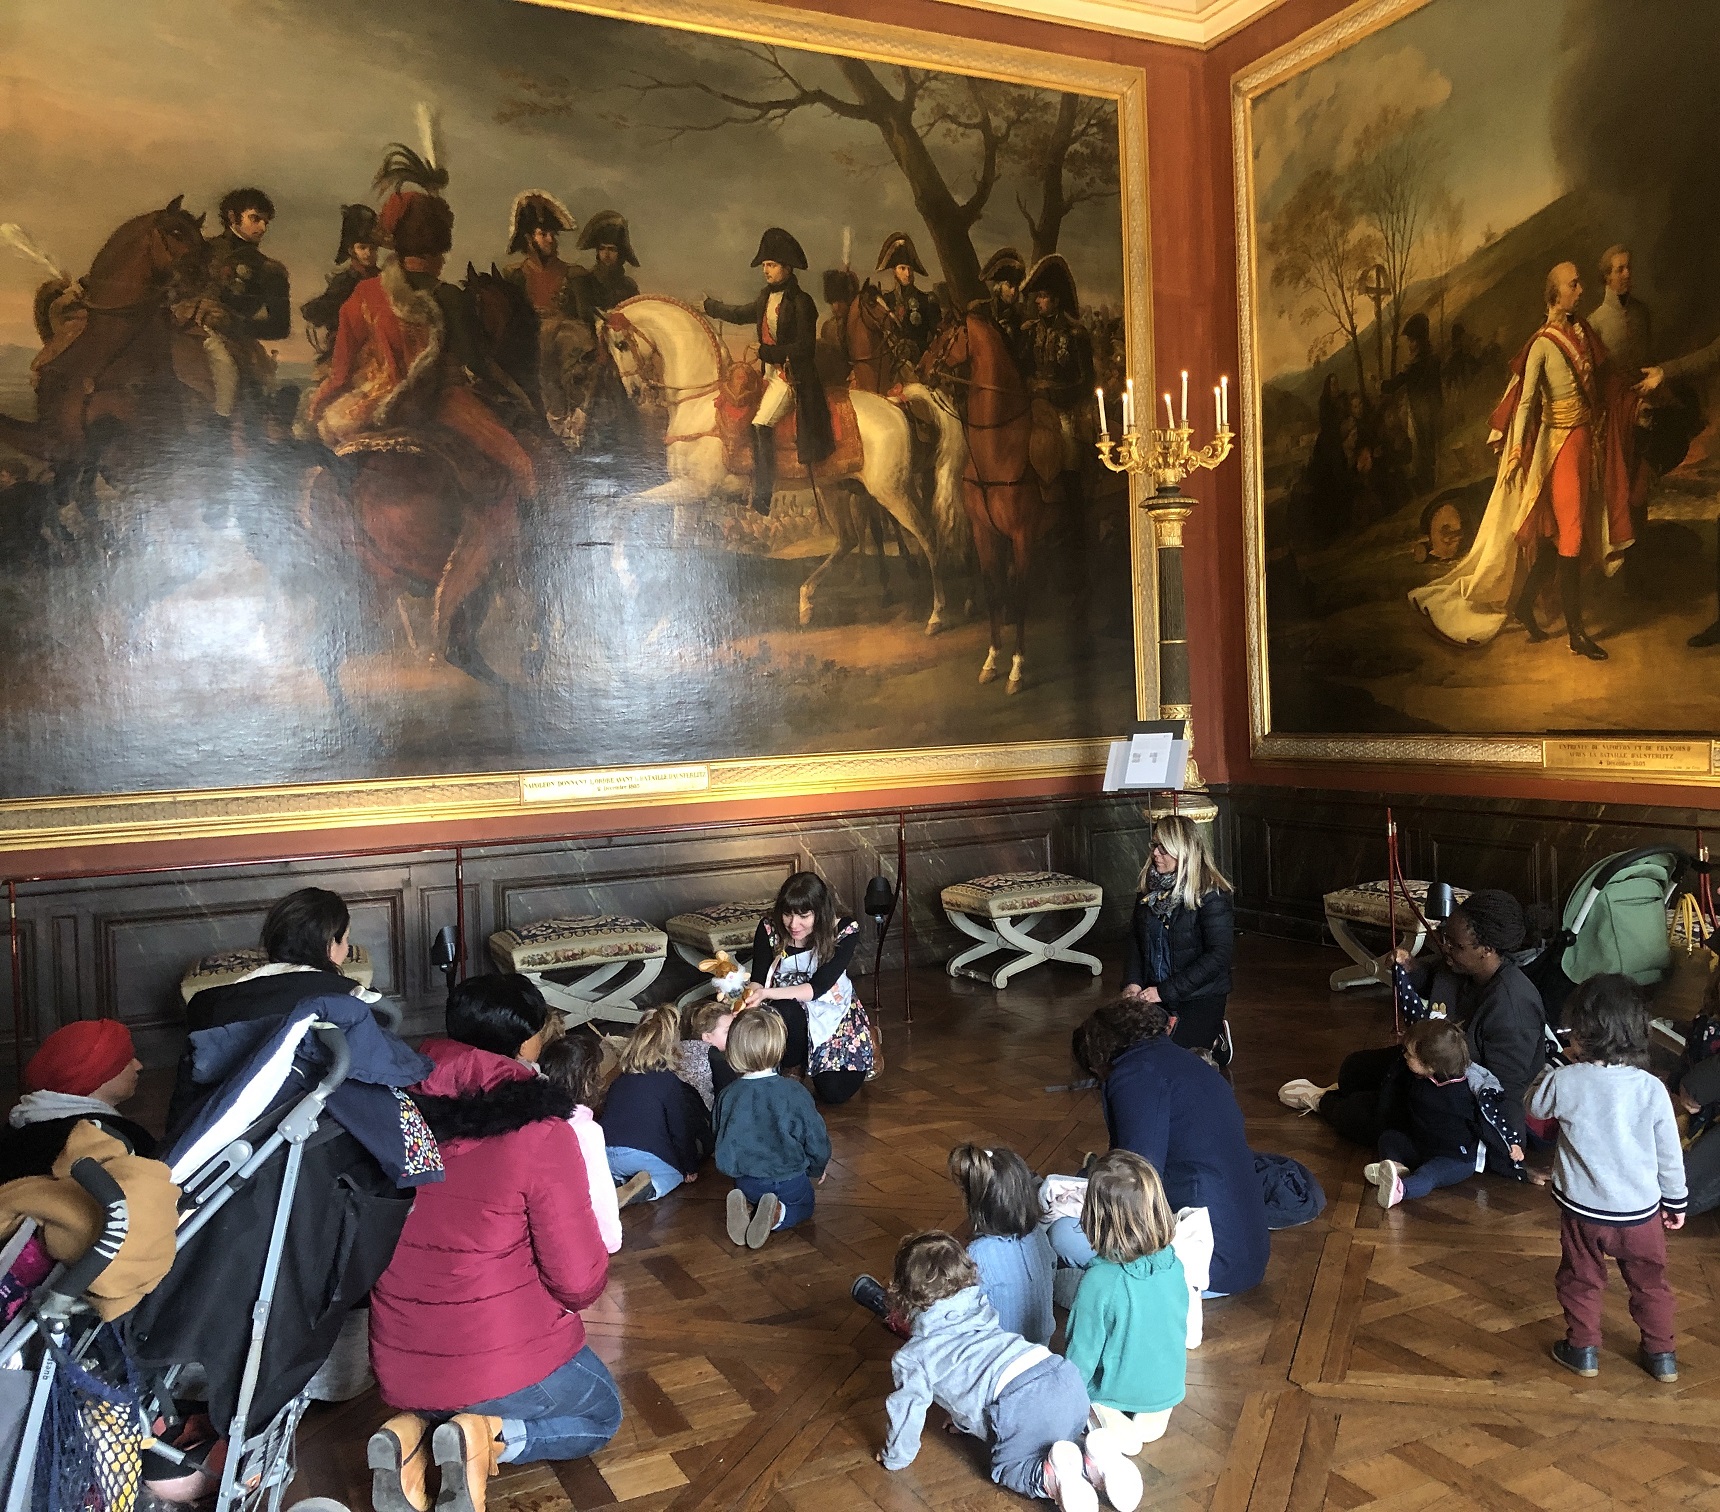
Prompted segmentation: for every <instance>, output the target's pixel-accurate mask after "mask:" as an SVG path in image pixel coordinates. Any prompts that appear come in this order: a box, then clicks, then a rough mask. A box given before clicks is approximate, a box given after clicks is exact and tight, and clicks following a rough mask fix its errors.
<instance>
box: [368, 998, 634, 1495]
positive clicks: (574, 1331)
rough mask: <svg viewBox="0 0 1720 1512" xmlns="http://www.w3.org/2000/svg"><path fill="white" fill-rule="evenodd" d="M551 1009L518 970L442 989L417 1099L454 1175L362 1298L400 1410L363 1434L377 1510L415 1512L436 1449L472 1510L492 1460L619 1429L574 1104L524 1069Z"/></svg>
mask: <svg viewBox="0 0 1720 1512" xmlns="http://www.w3.org/2000/svg"><path fill="white" fill-rule="evenodd" d="M547 1016H548V1010H547V1008H546V1006H545V1004H544V1000H543V996H542V994H540V993H539V992H538V990H537V988H535V987H534V986H533V985H532V984H531V983H530V982H529V981H527V980H526V979H525V978H524V977H523V976H517V975H505V976H484V977H475V978H473V979H472V980H471V981H468V982H463V983H461V984H460V985H459V986H458V987H456V988H455V989H454V992H453V993H452V995H451V996H450V997H449V999H448V1035H449V1037H448V1038H447V1039H432V1040H426V1041H425V1042H424V1044H423V1045H422V1046H420V1049H421V1050H422V1052H423V1053H424V1054H425V1055H427V1056H429V1057H430V1059H431V1060H433V1061H434V1062H435V1063H436V1069H435V1070H434V1071H432V1072H431V1073H430V1075H429V1076H427V1077H426V1078H425V1079H424V1080H423V1081H422V1082H420V1083H419V1084H418V1085H417V1086H416V1087H414V1088H413V1089H412V1097H413V1100H414V1101H415V1102H416V1103H417V1104H418V1106H419V1108H420V1109H422V1110H423V1113H424V1117H425V1119H426V1121H427V1122H428V1123H429V1125H430V1128H431V1130H432V1131H433V1132H434V1133H435V1135H436V1139H437V1142H438V1144H440V1146H441V1148H442V1161H443V1164H444V1166H445V1167H446V1170H447V1177H446V1179H445V1180H444V1181H442V1182H441V1183H440V1184H439V1185H435V1186H427V1187H424V1188H423V1189H422V1190H421V1191H420V1192H419V1193H418V1196H417V1200H416V1202H415V1203H414V1205H413V1209H412V1214H411V1216H410V1217H409V1218H408V1219H407V1220H406V1228H405V1230H404V1232H402V1234H401V1236H400V1243H399V1245H398V1247H397V1248H396V1249H395V1252H394V1258H393V1260H391V1261H390V1262H389V1266H388V1269H387V1270H386V1271H385V1272H384V1273H383V1276H382V1279H381V1280H380V1281H378V1282H377V1284H376V1287H375V1289H374V1290H373V1291H372V1293H371V1304H370V1305H371V1314H370V1319H371V1321H370V1357H371V1364H372V1366H373V1367H374V1368H375V1371H376V1379H377V1384H378V1386H379V1387H380V1388H381V1391H382V1397H383V1400H384V1401H386V1402H387V1403H388V1404H389V1405H390V1406H391V1407H395V1408H400V1409H404V1410H402V1411H400V1412H398V1413H397V1414H396V1416H394V1417H392V1418H390V1419H389V1420H388V1422H386V1423H385V1424H383V1426H382V1428H381V1429H380V1430H378V1431H377V1432H376V1433H375V1434H374V1435H372V1437H371V1440H370V1449H369V1463H370V1468H371V1472H372V1481H373V1490H372V1500H373V1502H374V1504H375V1507H376V1512H408V1509H410V1512H425V1509H426V1508H428V1507H429V1505H430V1495H429V1487H428V1484H427V1472H428V1469H429V1464H428V1461H429V1458H430V1457H431V1455H432V1454H433V1456H434V1458H435V1461H436V1464H437V1467H438V1468H439V1469H440V1471H441V1473H442V1491H443V1497H442V1500H440V1501H439V1502H438V1504H437V1505H438V1506H439V1507H441V1508H443V1509H444V1512H447V1509H450V1508H451V1509H453V1512H482V1509H483V1506H484V1499H485V1487H486V1484H487V1482H488V1480H489V1478H490V1476H491V1475H493V1474H494V1473H495V1469H496V1466H497V1465H498V1464H500V1463H508V1462H512V1461H516V1460H519V1461H532V1460H561V1459H578V1458H580V1457H581V1456H583V1455H587V1454H590V1453H592V1452H593V1451H595V1450H597V1449H600V1448H602V1447H603V1445H605V1444H607V1443H608V1442H609V1440H610V1439H611V1438H613V1437H614V1435H615V1430H616V1429H617V1428H619V1427H620V1426H621V1398H620V1395H619V1393H618V1392H617V1391H616V1389H615V1382H614V1381H613V1380H612V1379H611V1377H610V1374H609V1372H608V1370H607V1369H605V1368H604V1364H603V1362H602V1361H601V1360H600V1359H598V1357H597V1356H596V1355H595V1354H594V1353H593V1352H592V1350H591V1347H590V1346H589V1345H588V1344H587V1343H586V1342H585V1327H584V1325H583V1324H582V1323H581V1322H580V1319H579V1309H580V1308H582V1307H586V1306H589V1305H590V1303H591V1302H593V1301H594V1300H595V1299H596V1298H597V1296H598V1295H599V1294H600V1293H601V1292H602V1290H603V1286H604V1282H605V1281H606V1280H607V1279H608V1275H609V1254H608V1252H607V1250H606V1249H605V1248H604V1244H603V1239H602V1236H601V1235H600V1234H599V1233H598V1229H597V1218H596V1216H595V1214H594V1213H593V1212H592V1209H591V1191H590V1187H589V1185H588V1183H587V1180H586V1175H585V1161H584V1158H583V1156H582V1155H581V1154H580V1149H579V1140H578V1139H577V1138H576V1136H575V1135H574V1132H573V1126H572V1125H571V1124H570V1123H568V1116H569V1114H571V1113H572V1111H573V1107H572V1100H571V1098H570V1097H569V1095H568V1094H567V1093H565V1092H563V1091H561V1090H559V1089H558V1088H557V1087H555V1086H554V1085H553V1084H552V1083H550V1082H548V1081H546V1080H545V1079H544V1078H543V1077H541V1076H539V1075H538V1073H537V1070H536V1068H535V1066H534V1065H533V1064H531V1063H532V1062H535V1061H536V1059H537V1053H538V1051H539V1050H540V1049H542V1047H543V1028H544V1022H545V1020H546V1018H547ZM432 1420H435V1421H437V1422H438V1423H439V1426H437V1427H436V1428H435V1431H434V1433H432V1432H431V1421H432ZM444 1420H445V1421H444ZM427 1450H428V1451H429V1453H427V1452H426V1451H427Z"/></svg>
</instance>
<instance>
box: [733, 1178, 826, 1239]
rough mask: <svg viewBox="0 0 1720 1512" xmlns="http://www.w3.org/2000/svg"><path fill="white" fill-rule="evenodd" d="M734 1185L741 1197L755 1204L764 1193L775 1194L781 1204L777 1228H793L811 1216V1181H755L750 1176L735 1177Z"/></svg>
mask: <svg viewBox="0 0 1720 1512" xmlns="http://www.w3.org/2000/svg"><path fill="white" fill-rule="evenodd" d="M735 1185H736V1186H737V1187H739V1188H740V1189H741V1196H743V1197H745V1198H746V1200H747V1201H748V1202H750V1203H754V1204H756V1203H757V1202H758V1200H759V1198H761V1197H762V1196H764V1194H765V1193H766V1192H775V1193H776V1195H777V1197H778V1198H779V1199H780V1200H781V1202H782V1222H781V1223H779V1224H777V1227H778V1228H793V1227H794V1226H795V1224H797V1223H805V1222H806V1220H807V1219H808V1218H810V1217H811V1216H812V1179H811V1178H810V1177H808V1176H790V1177H789V1178H788V1180H787V1181H756V1180H754V1179H753V1178H752V1177H751V1176H737V1177H736V1178H735Z"/></svg>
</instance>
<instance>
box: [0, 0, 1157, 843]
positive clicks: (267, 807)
mask: <svg viewBox="0 0 1720 1512" xmlns="http://www.w3.org/2000/svg"><path fill="white" fill-rule="evenodd" d="M516 3H518V4H519V5H520V6H521V8H522V9H534V10H559V11H565V12H568V13H569V17H568V19H569V22H570V23H574V22H575V21H576V19H577V18H578V17H581V16H590V17H602V18H608V19H610V20H615V21H625V22H637V23H641V24H645V25H649V26H653V27H663V28H669V29H672V30H675V31H680V32H685V33H692V34H697V35H699V36H709V37H716V38H722V39H726V40H730V41H734V42H740V43H750V44H755V45H757V46H759V47H763V48H772V47H781V48H785V49H795V50H798V51H803V52H808V53H815V54H823V55H826V56H832V57H838V58H841V57H847V58H859V59H863V60H865V61H867V62H869V63H874V64H878V65H883V66H886V67H889V68H892V69H894V68H902V69H914V70H936V71H938V72H939V73H942V74H948V75H954V76H960V77H974V78H979V79H984V80H994V81H999V82H1001V83H1005V84H1009V85H1015V86H1024V87H1027V88H1031V89H1042V90H1055V91H1067V92H1072V93H1075V94H1078V95H1081V96H1086V97H1094V98H1097V99H1101V100H1107V101H1111V102H1114V105H1115V112H1116V129H1117V137H1118V140H1117V154H1116V163H1117V170H1118V180H1119V184H1120V198H1119V201H1118V205H1117V208H1118V222H1119V227H1120V236H1121V243H1122V268H1123V279H1122V290H1121V298H1122V310H1121V316H1122V325H1123V335H1122V337H1121V341H1122V344H1123V346H1124V349H1125V356H1126V368H1127V370H1128V371H1129V372H1131V373H1133V374H1134V375H1136V376H1137V377H1145V380H1146V383H1147V385H1148V391H1150V385H1151V377H1150V374H1151V369H1152V358H1151V353H1152V305H1151V296H1150V289H1151V282H1150V273H1149V264H1148V249H1149V241H1148V224H1147V216H1148V193H1147V182H1148V181H1147V128H1146V107H1145V80H1144V74H1143V72H1142V70H1140V69H1138V68H1129V67H1123V66H1119V65H1115V64H1111V63H1105V62H1099V61H1095V60H1091V59H1085V58H1079V57H1070V56H1064V55H1059V54H1053V53H1042V52H1036V51H1029V50H1027V49H1022V48H1015V47H1010V46H1005V45H1001V44H995V43H987V42H977V41H970V40H968V39H965V38H961V37H956V36H948V35H941V34H935V33H927V32H919V31H914V30H908V29H904V28H898V27H892V26H887V25H880V24H877V23H873V22H870V21H861V20H855V19H849V18H844V17H837V16H819V15H813V14H810V13H802V12H795V11H792V10H787V9H783V8H778V7H757V6H748V5H745V4H742V3H739V0H649V3H639V4H575V3H567V0H516ZM378 66H379V67H380V66H382V65H381V63H380V62H379V63H378ZM409 130H410V126H409V123H403V125H402V128H401V131H400V134H401V135H402V136H405V135H407V134H408V132H409ZM458 173H459V168H458V162H457V160H456V167H455V175H456V183H455V189H454V190H451V191H450V193H451V196H453V197H455V198H456V199H457V193H458V182H459V180H458ZM916 224H917V223H916ZM208 229H209V230H213V229H214V227H213V225H211V226H210V227H209V228H208ZM569 240H571V238H569ZM265 250H266V245H265ZM343 250H344V243H343ZM862 250H863V252H864V251H865V250H867V249H862ZM817 257H818V254H816V253H815V254H814V260H815V261H814V267H813V269H812V271H811V273H810V274H809V275H807V276H808V279H809V282H810V281H813V280H816V278H817V276H818V272H817V265H816V260H817ZM865 266H867V267H869V266H870V264H869V263H868V264H866V265H865ZM933 266H934V269H935V266H936V265H935V264H934V265H933ZM737 273H738V274H739V277H737V276H736V275H737ZM450 276H451V277H452V276H453V271H452V270H450ZM746 276H747V275H746V274H745V270H744V269H739V270H736V269H723V270H718V271H713V273H712V274H711V277H712V280H713V284H714V285H715V286H716V287H719V288H723V287H728V286H731V285H732V286H734V287H737V288H739V287H744V281H743V280H744V278H745V277H746ZM307 292H308V291H307ZM813 292H815V293H816V290H813ZM298 297H299V295H298V292H297V290H296V289H295V294H294V302H295V304H296V302H297V299H298ZM821 313H822V308H821ZM211 360H213V359H211ZM1088 402H1089V403H1090V396H1089V400H1088ZM4 408H6V406H5V405H4V404H0V409H4ZM1086 461H1087V464H1088V466H1089V467H1091V466H1092V459H1091V458H1090V457H1089V458H1087V459H1086ZM821 507H822V506H821ZM1138 514H1139V511H1137V510H1135V509H1134V508H1133V507H1132V500H1131V507H1130V509H1129V523H1128V547H1127V551H1128V557H1129V570H1130V577H1131V583H1132V593H1133V610H1134V613H1133V618H1132V626H1131V630H1130V635H1131V639H1132V645H1133V661H1134V665H1133V668H1132V678H1131V679H1130V680H1131V681H1132V684H1133V690H1134V697H1133V704H1134V708H1133V712H1134V714H1135V715H1136V716H1137V717H1148V716H1151V715H1152V714H1153V713H1154V712H1155V703H1154V700H1155V697H1156V694H1155V690H1156V687H1157V646H1156V641H1155V639H1154V637H1153V634H1152V631H1151V627H1152V626H1153V625H1154V623H1155V619H1156V616H1155V613H1154V609H1153V583H1154V572H1153V559H1152V552H1153V546H1152V540H1151V532H1150V529H1147V528H1145V527H1144V525H1143V523H1142V522H1141V521H1140V520H1139V518H1138ZM882 550H883V548H882V547H880V548H879V551H880V553H882ZM904 551H905V548H904ZM976 612H978V613H979V614H980V616H981V617H982V618H983V608H980V609H979V610H977V611H976ZM409 628H410V627H409ZM998 691H999V698H1000V700H1001V698H1002V697H1003V694H1002V691H1001V688H1000V689H999V690H998ZM1012 691H1013V690H1012ZM1029 691H1031V690H1029ZM1017 702H1018V700H1014V699H1012V700H1011V704H1012V705H1013V704H1016V703H1017ZM1022 728H1023V733H1024V735H1025V736H1026V738H1023V739H1020V740H1003V741H989V742H986V743H977V744H973V745H950V744H939V745H925V746H911V747H908V748H900V747H899V742H892V740H891V738H890V737H891V736H892V734H894V733H895V732H894V731H892V730H890V729H889V728H887V727H881V728H880V729H879V731H878V734H879V735H880V737H882V738H881V739H880V741H879V744H880V746H881V747H882V748H880V749H875V750H874V749H860V750H839V751H827V752H816V751H814V752H811V753H805V754H802V753H793V754H783V755H767V756H746V757H740V758H736V759H715V760H708V761H707V760H695V761H674V760H671V761H668V762H665V761H662V760H656V761H652V762H649V763H647V764H643V765H620V766H603V767H589V766H570V767H568V768H560V767H558V766H557V765H555V764H554V763H553V762H551V763H548V764H543V763H538V764H536V769H534V770H525V771H514V772H482V773H471V774H467V775H460V774H452V775H437V776H399V777H395V776H389V775H382V774H372V775H365V776H362V777H359V778H355V779H353V780H337V781H327V782H324V781H313V782H304V783H291V784H286V785H275V786H263V787H242V786H240V787H235V786H231V785H226V786H223V787H221V788H218V789H217V788H211V789H207V790H195V789H193V790H187V791H177V790H175V791H150V792H102V793H93V794H73V795H68V796H55V797H18V798H14V799H10V800H7V801H4V802H0V850H18V849H25V848H42V847H54V846H69V845H87V844H93V843H102V842H131V841H142V840H167V839H175V840H177V839H190V838H200V837H213V836H221V835H243V834H260V833H270V832H277V831H282V830H287V829H293V828H317V829H330V828H341V827H348V826H367V825H383V824H388V825H395V824H401V823H410V822H434V821H443V822H446V821H455V820H469V819H494V818H506V817H510V816H520V817H522V818H527V817H529V816H532V815H534V814H535V815H543V814H548V813H555V812H564V811H565V812H578V811H581V810H599V809H601V810H626V809H628V808H632V807H656V806H663V805H680V804H691V803H698V804H708V803H711V802H725V801H742V800H748V801H757V800H779V799H786V800H792V801H794V802H796V803H800V802H802V801H807V800H813V799H816V798H818V797H820V796H824V795H828V796H830V797H832V798H836V799H840V798H841V797H843V796H844V795H849V794H856V793H862V792H865V791H868V790H886V789H888V790H892V791H897V792H899V791H901V790H904V789H913V788H919V787H924V788H927V789H928V790H936V789H937V788H939V787H947V786H951V785H962V786H964V787H967V788H972V787H974V786H975V785H976V784H978V785H983V784H987V783H993V782H995V783H1008V784H1012V785H1019V784H1023V783H1033V782H1041V783H1045V784H1047V785H1055V784H1057V783H1059V782H1062V781H1064V780H1066V779H1068V778H1069V777H1071V776H1076V775H1085V774H1089V773H1098V772H1101V771H1102V770H1103V769H1104V765H1105V754H1106V744H1107V739H1108V737H1110V736H1111V735H1113V734H1117V733H1121V732H1120V731H1113V730H1093V731H1091V732H1087V733H1083V734H1081V735H1079V736H1078V737H1074V738H1066V737H1065V738H1050V739H1046V738H1033V737H1032V724H1031V721H1030V720H1029V721H1024V723H1023V726H1022ZM285 733H286V736H287V738H291V731H287V732H285ZM1017 790H1019V787H1017Z"/></svg>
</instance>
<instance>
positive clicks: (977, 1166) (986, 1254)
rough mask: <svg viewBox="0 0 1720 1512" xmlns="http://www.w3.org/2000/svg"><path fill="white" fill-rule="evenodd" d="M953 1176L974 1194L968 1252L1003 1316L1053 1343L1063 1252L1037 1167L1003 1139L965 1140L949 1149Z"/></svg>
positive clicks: (1037, 1339)
mask: <svg viewBox="0 0 1720 1512" xmlns="http://www.w3.org/2000/svg"><path fill="white" fill-rule="evenodd" d="M950 1179H951V1180H952V1181H954V1182H955V1184H956V1185H957V1186H958V1187H960V1188H961V1190H962V1196H963V1197H964V1198H966V1199H967V1212H968V1224H969V1226H970V1227H971V1228H972V1229H973V1238H972V1239H971V1240H970V1241H969V1243H968V1247H967V1251H968V1258H969V1259H970V1260H972V1261H973V1263H974V1265H975V1266H976V1267H978V1269H979V1284H980V1285H981V1286H982V1287H984V1288H985V1299H986V1301H988V1302H989V1303H991V1305H992V1307H993V1308H994V1309H996V1311H997V1321H998V1322H999V1323H1001V1324H1002V1325H1003V1327H1004V1328H1006V1329H1008V1330H1009V1332H1011V1333H1018V1334H1020V1335H1021V1337H1022V1338H1024V1339H1026V1340H1027V1342H1028V1343H1029V1344H1049V1343H1050V1342H1051V1334H1052V1331H1053V1330H1054V1329H1055V1328H1056V1326H1057V1324H1056V1321H1055V1320H1054V1319H1053V1318H1052V1316H1051V1273H1052V1271H1053V1270H1055V1269H1056V1267H1057V1255H1056V1253H1055V1251H1053V1250H1052V1248H1051V1241H1050V1239H1048V1238H1047V1237H1046V1234H1045V1226H1044V1223H1043V1221H1042V1218H1043V1215H1042V1214H1041V1212H1040V1210H1039V1183H1038V1181H1036V1180H1035V1179H1034V1175H1033V1172H1032V1171H1030V1170H1028V1168H1027V1162H1026V1161H1025V1160H1023V1159H1022V1158H1021V1157H1020V1156H1019V1155H1017V1154H1016V1153H1015V1151H1014V1150H1010V1149H1005V1148H1004V1147H1003V1146H1002V1145H998V1146H996V1147H995V1148H993V1149H987V1148H985V1146H983V1145H976V1144H961V1145H957V1146H956V1147H955V1148H954V1149H953V1150H951V1151H950Z"/></svg>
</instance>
